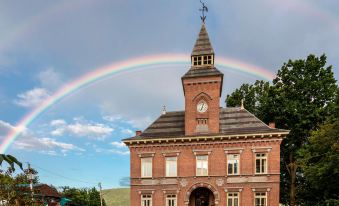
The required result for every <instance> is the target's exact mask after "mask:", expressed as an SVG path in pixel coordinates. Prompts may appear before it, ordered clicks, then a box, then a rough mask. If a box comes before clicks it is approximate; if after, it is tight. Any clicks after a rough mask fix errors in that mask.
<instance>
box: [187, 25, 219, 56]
mask: <svg viewBox="0 0 339 206" xmlns="http://www.w3.org/2000/svg"><path fill="white" fill-rule="evenodd" d="M204 54H214V50H213V47H212V44H211V42H210V39H209V37H208V33H207V30H206V27H205V24H204V23H203V24H202V25H201V29H200V32H199V35H198V38H197V40H196V42H195V45H194V48H193V51H192V56H196V55H204Z"/></svg>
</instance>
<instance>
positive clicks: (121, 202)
mask: <svg viewBox="0 0 339 206" xmlns="http://www.w3.org/2000/svg"><path fill="white" fill-rule="evenodd" d="M102 194H103V198H104V200H105V202H106V205H107V206H130V202H129V198H130V196H129V194H130V189H129V188H119V189H107V190H102Z"/></svg>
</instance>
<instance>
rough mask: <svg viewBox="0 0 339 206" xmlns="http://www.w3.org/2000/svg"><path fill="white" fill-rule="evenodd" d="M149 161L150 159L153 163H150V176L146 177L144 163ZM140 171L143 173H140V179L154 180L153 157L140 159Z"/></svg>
mask: <svg viewBox="0 0 339 206" xmlns="http://www.w3.org/2000/svg"><path fill="white" fill-rule="evenodd" d="M148 159H150V160H151V161H150V164H151V169H150V175H145V174H144V173H143V171H144V170H143V164H144V161H145V160H148ZM140 169H141V171H140V177H141V178H152V176H153V157H141V158H140Z"/></svg>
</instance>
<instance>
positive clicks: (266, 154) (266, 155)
mask: <svg viewBox="0 0 339 206" xmlns="http://www.w3.org/2000/svg"><path fill="white" fill-rule="evenodd" d="M257 154H265V157H258V158H257ZM254 155H255V156H254V174H256V175H261V174H268V153H266V152H258V153H254ZM257 159H260V160H262V159H265V160H266V161H265V162H266V164H265V171H264V172H257ZM261 162H262V161H260V163H261ZM260 168H261V166H260Z"/></svg>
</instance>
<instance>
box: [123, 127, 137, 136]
mask: <svg viewBox="0 0 339 206" xmlns="http://www.w3.org/2000/svg"><path fill="white" fill-rule="evenodd" d="M121 133H123V134H127V135H133V134H134V132H133V131H132V130H130V129H126V128H123V129H121Z"/></svg>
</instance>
